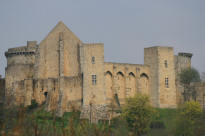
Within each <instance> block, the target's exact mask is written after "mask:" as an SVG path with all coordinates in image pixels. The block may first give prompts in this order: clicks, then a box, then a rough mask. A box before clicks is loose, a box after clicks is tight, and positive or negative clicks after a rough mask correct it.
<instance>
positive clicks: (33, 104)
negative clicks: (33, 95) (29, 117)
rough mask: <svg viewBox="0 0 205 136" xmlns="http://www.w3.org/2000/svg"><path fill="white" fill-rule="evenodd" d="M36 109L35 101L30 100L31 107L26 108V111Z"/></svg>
mask: <svg viewBox="0 0 205 136" xmlns="http://www.w3.org/2000/svg"><path fill="white" fill-rule="evenodd" d="M37 107H38V103H37V102H36V100H31V105H29V106H28V111H30V110H33V109H36V108H37Z"/></svg>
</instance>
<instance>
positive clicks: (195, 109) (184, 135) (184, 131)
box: [175, 101, 202, 136]
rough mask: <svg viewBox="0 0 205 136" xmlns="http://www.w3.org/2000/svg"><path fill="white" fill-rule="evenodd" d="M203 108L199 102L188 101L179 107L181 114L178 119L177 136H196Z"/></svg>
mask: <svg viewBox="0 0 205 136" xmlns="http://www.w3.org/2000/svg"><path fill="white" fill-rule="evenodd" d="M201 115H202V108H201V106H200V104H199V103H198V102H195V101H190V102H186V103H185V104H184V105H183V106H182V107H180V108H179V116H178V118H177V121H176V132H175V135H176V136H195V129H196V128H197V126H198V123H197V121H198V120H199V119H200V118H201Z"/></svg>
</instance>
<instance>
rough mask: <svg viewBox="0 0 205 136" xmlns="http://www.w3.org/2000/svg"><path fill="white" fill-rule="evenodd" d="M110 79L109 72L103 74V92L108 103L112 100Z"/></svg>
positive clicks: (110, 74)
mask: <svg viewBox="0 0 205 136" xmlns="http://www.w3.org/2000/svg"><path fill="white" fill-rule="evenodd" d="M112 77H113V75H112V73H111V72H110V71H107V72H106V73H105V91H106V97H107V98H108V102H111V101H110V100H112V99H113V91H112V84H113V83H112V82H113V81H112Z"/></svg>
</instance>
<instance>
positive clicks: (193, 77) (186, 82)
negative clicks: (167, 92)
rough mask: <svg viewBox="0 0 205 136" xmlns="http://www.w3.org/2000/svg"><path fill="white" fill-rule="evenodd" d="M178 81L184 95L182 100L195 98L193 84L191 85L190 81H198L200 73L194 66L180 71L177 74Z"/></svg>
mask: <svg viewBox="0 0 205 136" xmlns="http://www.w3.org/2000/svg"><path fill="white" fill-rule="evenodd" d="M179 78H180V82H181V84H183V86H184V92H183V93H182V95H183V96H184V101H185V102H186V101H190V100H191V98H192V100H196V97H197V92H196V90H195V87H194V86H191V84H190V83H191V82H199V81H200V75H199V72H198V71H197V70H196V69H195V68H187V69H184V70H182V71H181V73H180V74H179Z"/></svg>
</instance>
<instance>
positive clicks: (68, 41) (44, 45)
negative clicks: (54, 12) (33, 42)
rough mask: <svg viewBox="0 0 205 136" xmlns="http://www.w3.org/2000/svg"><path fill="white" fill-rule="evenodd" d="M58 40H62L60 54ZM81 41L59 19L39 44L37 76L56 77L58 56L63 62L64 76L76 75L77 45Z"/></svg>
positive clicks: (77, 66)
mask: <svg viewBox="0 0 205 136" xmlns="http://www.w3.org/2000/svg"><path fill="white" fill-rule="evenodd" d="M60 40H62V41H63V48H62V51H61V54H59V41H60ZM81 43H82V42H81V41H80V39H79V38H78V37H77V36H75V34H74V33H73V32H72V31H71V30H70V29H69V28H68V27H66V26H65V24H64V23H63V22H61V21H60V22H59V23H58V24H57V25H56V26H55V27H54V28H53V29H52V30H51V32H50V33H49V34H48V35H47V36H46V37H45V38H44V40H42V41H41V42H40V44H39V49H38V54H39V57H37V63H38V66H37V72H38V76H37V77H38V78H57V77H58V76H59V69H60V68H59V67H60V59H59V57H60V56H61V58H62V60H63V63H64V64H63V65H62V61H61V67H63V71H64V73H65V76H76V75H77V74H78V73H79V62H78V60H79V58H78V57H79V54H78V48H79V47H78V46H79V45H80V44H81Z"/></svg>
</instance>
